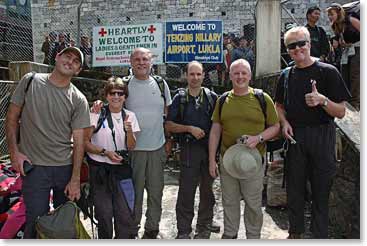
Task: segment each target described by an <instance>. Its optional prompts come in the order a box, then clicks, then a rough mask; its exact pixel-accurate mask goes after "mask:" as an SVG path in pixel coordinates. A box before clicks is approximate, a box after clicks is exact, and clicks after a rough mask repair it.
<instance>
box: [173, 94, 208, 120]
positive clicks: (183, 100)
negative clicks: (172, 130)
mask: <svg viewBox="0 0 367 246" xmlns="http://www.w3.org/2000/svg"><path fill="white" fill-rule="evenodd" d="M202 89H203V90H204V94H205V96H206V98H207V99H208V108H207V110H206V112H207V113H210V111H211V110H213V109H214V106H215V105H214V103H215V102H214V100H213V97H212V94H211V92H210V90H209V89H208V88H206V87H202ZM177 93H178V95H179V97H180V105H179V114H180V121H183V120H184V113H185V109H186V105H187V103H188V93H189V92H188V89H187V88H178V89H177Z"/></svg>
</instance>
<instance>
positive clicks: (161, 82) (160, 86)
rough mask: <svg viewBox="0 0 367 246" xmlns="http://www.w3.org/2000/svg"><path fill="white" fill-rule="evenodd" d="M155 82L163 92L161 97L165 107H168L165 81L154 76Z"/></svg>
mask: <svg viewBox="0 0 367 246" xmlns="http://www.w3.org/2000/svg"><path fill="white" fill-rule="evenodd" d="M153 78H154V80H155V81H156V82H157V84H158V87H159V90H160V91H161V96H162V98H163V100H164V105H166V95H165V94H164V93H165V86H164V80H163V78H162V77H161V76H158V75H153Z"/></svg>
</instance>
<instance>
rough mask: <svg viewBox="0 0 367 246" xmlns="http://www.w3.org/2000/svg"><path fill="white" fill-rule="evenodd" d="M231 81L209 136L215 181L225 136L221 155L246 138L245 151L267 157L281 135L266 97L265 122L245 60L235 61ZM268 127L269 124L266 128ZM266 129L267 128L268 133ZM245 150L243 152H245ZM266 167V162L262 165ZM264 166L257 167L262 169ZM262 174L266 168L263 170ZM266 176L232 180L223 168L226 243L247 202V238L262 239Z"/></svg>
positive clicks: (221, 166)
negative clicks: (267, 144) (273, 141)
mask: <svg viewBox="0 0 367 246" xmlns="http://www.w3.org/2000/svg"><path fill="white" fill-rule="evenodd" d="M230 78H231V81H232V86H233V90H232V91H230V92H229V94H228V96H227V98H226V100H225V102H224V104H223V108H222V110H221V113H219V101H220V100H217V104H216V107H215V110H214V113H213V116H212V120H213V125H212V128H211V131H210V136H209V172H210V175H211V176H212V177H214V178H215V177H216V176H217V175H218V166H217V161H216V158H215V156H216V150H217V147H218V144H219V139H220V137H221V135H222V142H221V155H222V156H223V155H224V152H225V151H226V150H227V149H228V148H229V147H231V146H232V145H234V144H236V140H237V139H238V138H240V137H241V136H243V135H246V136H247V137H248V138H247V141H246V147H248V148H251V149H255V148H257V149H258V151H259V152H260V154H261V156H264V154H265V141H266V140H269V139H272V138H274V137H275V136H277V135H278V133H279V129H280V127H279V119H278V116H277V113H276V111H275V107H274V103H273V101H272V99H271V98H270V97H269V95H267V94H266V93H264V97H265V101H266V115H267V117H266V119H264V114H263V112H262V110H261V106H260V102H259V100H258V99H257V98H256V97H255V95H254V90H253V88H251V87H249V82H250V79H251V69H250V65H249V63H248V62H247V61H246V60H244V59H239V60H236V61H235V62H233V63H232V64H231V67H230ZM265 123H266V124H265ZM265 125H266V126H267V128H266V129H264V128H265ZM246 147H244V148H246ZM263 163H264V161H263ZM263 163H258V165H262V167H263ZM261 170H263V168H261ZM263 176H264V172H263V171H261V172H259V173H258V175H255V176H253V177H251V178H249V179H238V178H235V177H232V176H231V175H230V174H229V173H228V172H226V170H225V169H224V168H223V165H220V178H221V188H222V202H223V210H224V233H223V236H222V238H223V239H235V238H237V234H238V229H239V224H240V216H241V211H240V208H241V207H240V201H241V199H242V198H243V199H244V201H245V204H246V206H245V211H244V221H245V227H246V237H247V238H248V239H259V238H260V232H261V227H262V223H263V214H262V210H261V202H262V190H263Z"/></svg>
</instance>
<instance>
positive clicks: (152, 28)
mask: <svg viewBox="0 0 367 246" xmlns="http://www.w3.org/2000/svg"><path fill="white" fill-rule="evenodd" d="M155 30H157V29H156V28H155V27H154V26H153V25H150V27H149V28H148V31H149V32H150V33H153V32H154V31H155Z"/></svg>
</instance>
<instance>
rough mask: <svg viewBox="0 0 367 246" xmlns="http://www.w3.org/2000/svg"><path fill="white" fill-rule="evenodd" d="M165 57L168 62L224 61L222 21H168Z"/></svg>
mask: <svg viewBox="0 0 367 246" xmlns="http://www.w3.org/2000/svg"><path fill="white" fill-rule="evenodd" d="M165 58H166V62H167V63H187V62H190V61H193V60H196V61H198V62H202V63H222V62H223V23H222V21H215V20H208V21H206V20H203V21H174V22H166V42H165Z"/></svg>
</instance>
